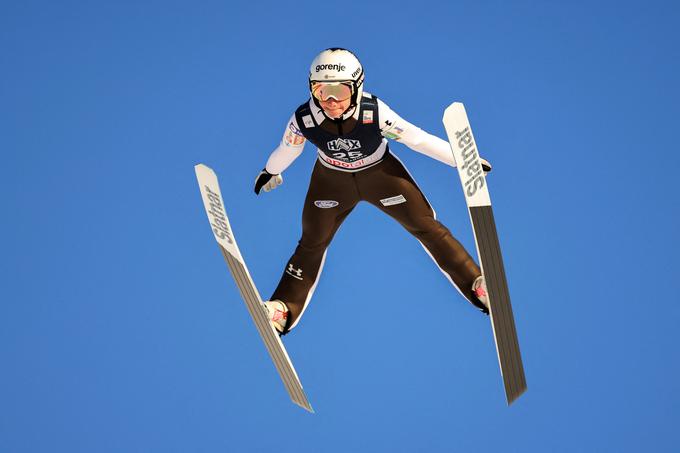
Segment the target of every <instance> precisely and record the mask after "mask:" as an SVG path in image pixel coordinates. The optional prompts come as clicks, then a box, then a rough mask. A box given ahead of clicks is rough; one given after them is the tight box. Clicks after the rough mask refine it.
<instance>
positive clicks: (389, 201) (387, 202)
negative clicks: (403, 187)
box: [380, 195, 406, 206]
mask: <svg viewBox="0 0 680 453" xmlns="http://www.w3.org/2000/svg"><path fill="white" fill-rule="evenodd" d="M380 203H382V205H383V206H392V205H395V204H401V203H406V198H405V197H404V196H403V195H397V196H396V197H390V198H383V199H382V200H380Z"/></svg>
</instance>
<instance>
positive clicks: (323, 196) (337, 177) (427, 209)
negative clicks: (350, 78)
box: [266, 93, 481, 333]
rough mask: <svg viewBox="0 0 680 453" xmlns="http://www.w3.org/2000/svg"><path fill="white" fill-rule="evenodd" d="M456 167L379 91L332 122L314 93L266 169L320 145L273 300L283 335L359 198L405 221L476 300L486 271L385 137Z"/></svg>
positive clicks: (443, 148)
mask: <svg viewBox="0 0 680 453" xmlns="http://www.w3.org/2000/svg"><path fill="white" fill-rule="evenodd" d="M385 137H387V138H391V139H395V140H397V141H400V142H402V143H404V144H406V145H407V146H409V147H410V148H412V149H414V150H416V151H419V152H421V153H423V154H426V155H428V156H430V157H433V158H435V159H438V160H440V161H442V162H444V163H446V164H448V165H451V166H455V162H454V161H453V155H452V153H451V150H450V147H449V144H448V143H447V142H445V141H444V140H441V139H439V138H437V137H435V136H432V135H430V134H427V133H426V132H424V131H422V130H421V129H419V128H417V127H416V126H414V125H412V124H410V123H408V122H406V121H404V120H403V119H402V118H400V117H399V116H398V115H396V114H395V113H394V112H393V111H392V110H391V109H390V108H389V107H388V106H387V105H386V104H385V103H383V102H382V101H380V100H378V98H376V97H375V96H372V95H370V94H368V93H364V94H363V96H362V98H361V102H360V103H359V104H358V106H357V108H355V112H354V114H353V115H352V116H351V117H349V118H347V119H345V120H335V121H333V120H329V119H327V118H326V117H325V116H324V115H323V113H322V112H321V109H320V108H319V107H318V106H317V105H316V104H315V103H314V102H313V100H311V99H310V101H309V102H306V103H304V104H302V105H301V106H300V107H298V109H297V110H296V111H295V113H294V114H293V116H292V117H291V119H290V121H289V123H288V127H287V128H286V131H285V133H284V137H283V140H282V141H281V144H280V145H279V147H278V148H277V149H276V150H274V152H273V153H272V155H271V156H270V158H269V160H268V161H267V165H266V170H267V171H268V172H269V173H272V174H278V173H281V172H282V171H283V170H284V169H285V168H287V167H288V165H290V163H292V161H293V160H295V158H297V157H298V156H299V155H300V153H301V152H302V148H303V147H304V143H305V141H307V140H308V141H310V142H312V143H313V144H314V145H315V146H316V147H317V153H318V159H317V162H316V164H315V165H314V170H313V171H312V176H311V180H310V183H309V189H308V192H307V196H306V198H305V203H304V208H303V212H302V237H301V239H300V241H299V243H298V246H297V247H296V249H295V252H294V253H293V256H291V258H290V260H289V261H288V263H287V264H286V268H285V270H284V272H283V276H282V277H281V280H280V282H279V284H278V286H277V288H276V289H275V291H274V293H273V295H272V297H271V298H270V300H275V299H278V300H281V301H283V302H284V303H285V304H286V305H287V307H288V309H289V314H288V325H287V326H286V330H285V332H284V333H287V332H288V331H289V330H290V329H292V328H293V327H295V326H296V324H297V323H298V322H299V320H300V317H301V316H302V314H303V312H304V311H305V309H306V308H307V305H308V303H309V301H310V299H311V297H312V295H313V293H314V289H315V287H316V285H317V283H318V281H319V276H320V274H321V270H322V268H323V264H324V260H325V258H326V249H327V248H328V245H329V244H330V242H331V240H332V239H333V236H334V235H335V232H336V231H337V230H338V228H339V227H340V225H341V224H342V222H343V221H344V220H345V218H347V216H348V215H349V214H350V212H352V210H353V209H354V207H355V206H356V205H357V203H359V202H360V201H367V202H368V203H370V204H372V205H374V206H375V207H377V208H378V209H380V210H381V211H383V212H385V213H386V214H388V215H389V216H391V217H392V218H394V219H395V220H396V221H397V222H399V223H400V224H401V225H402V226H403V227H404V228H405V229H406V230H407V231H408V232H409V233H411V234H412V235H413V236H415V237H416V239H418V241H420V243H421V245H422V246H423V248H425V250H426V251H427V253H428V254H429V255H430V256H431V257H432V259H433V260H434V261H435V262H436V264H437V266H438V267H439V268H440V270H441V271H442V272H443V273H444V275H445V276H446V277H447V278H448V279H449V281H450V282H451V283H452V284H453V285H454V286H455V287H456V288H457V289H458V290H459V291H460V292H461V294H463V296H465V298H467V299H468V300H469V301H470V302H471V303H472V304H474V305H476V306H479V304H480V302H479V301H478V300H477V299H476V297H475V296H474V294H473V292H472V284H473V282H474V280H475V279H476V278H477V277H479V276H480V275H481V272H480V269H479V266H477V264H476V263H475V262H474V260H473V259H472V257H471V256H470V255H469V253H468V252H467V251H466V250H465V248H463V246H462V245H461V244H460V243H459V242H458V241H457V240H456V239H455V238H454V237H453V235H452V234H451V232H450V231H449V230H448V229H447V228H446V227H445V226H444V225H442V224H441V223H440V222H439V221H438V220H437V219H436V214H435V212H434V210H433V209H432V207H431V206H430V204H429V202H428V201H427V199H426V198H425V196H424V195H423V193H422V192H421V190H420V188H418V185H417V184H416V182H415V181H414V180H413V178H412V177H411V175H410V174H409V172H408V171H407V170H406V168H405V167H404V165H403V164H402V163H401V161H399V159H398V158H397V157H396V156H395V155H394V154H392V153H391V152H390V150H389V146H388V143H387V140H386V138H385Z"/></svg>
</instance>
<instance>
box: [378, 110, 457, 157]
mask: <svg viewBox="0 0 680 453" xmlns="http://www.w3.org/2000/svg"><path fill="white" fill-rule="evenodd" d="M378 112H379V113H378V116H379V118H380V120H379V121H380V133H381V134H382V135H383V137H387V138H390V139H392V140H396V141H398V142H399V143H403V144H404V145H406V146H408V147H409V148H411V149H412V150H414V151H417V152H419V153H422V154H425V155H426V156H429V157H431V158H433V159H437V160H438V161H440V162H443V163H445V164H446V165H450V166H452V167H455V166H456V161H455V160H454V159H453V153H452V152H451V146H450V145H449V142H447V141H445V140H442V139H441V138H439V137H437V136H434V135H432V134H428V133H427V132H425V131H424V130H422V129H421V128H419V127H418V126H415V125H413V124H411V123H409V122H408V121H406V120H405V119H403V118H401V117H400V116H399V115H397V114H396V113H395V112H394V111H393V110H392V109H391V108H389V107H388V106H387V104H385V103H384V102H382V101H381V100H380V99H378Z"/></svg>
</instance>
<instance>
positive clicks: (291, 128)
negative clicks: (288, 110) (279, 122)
mask: <svg viewBox="0 0 680 453" xmlns="http://www.w3.org/2000/svg"><path fill="white" fill-rule="evenodd" d="M285 142H286V143H287V144H289V145H292V146H298V145H301V144H303V143H304V142H305V137H304V136H303V135H302V132H300V129H298V128H297V127H295V124H293V123H292V122H291V123H288V129H287V130H286V135H285Z"/></svg>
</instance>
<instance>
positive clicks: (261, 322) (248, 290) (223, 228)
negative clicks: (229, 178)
mask: <svg viewBox="0 0 680 453" xmlns="http://www.w3.org/2000/svg"><path fill="white" fill-rule="evenodd" d="M195 170H196V177H197V178H198V185H199V186H200V189H201V197H202V199H203V204H204V206H205V211H206V213H207V214H208V220H209V221H210V226H211V228H212V232H213V234H214V236H215V240H216V241H217V244H218V245H219V247H220V250H221V251H222V255H223V256H224V259H225V260H226V262H227V265H228V267H229V270H230V271H231V274H232V276H233V277H234V281H235V282H236V286H238V289H239V291H240V293H241V297H242V298H243V300H244V302H245V304H246V307H247V308H248V312H249V313H250V316H251V317H252V318H253V321H254V323H255V327H256V328H257V331H258V332H259V334H260V336H261V337H262V340H263V341H264V344H265V346H266V348H267V351H268V352H269V355H270V357H271V359H272V361H273V362H274V366H276V370H277V371H278V373H279V376H280V377H281V380H282V381H283V384H284V385H285V387H286V390H287V391H288V394H289V395H290V398H291V400H293V402H294V403H295V404H297V405H299V406H300V407H302V408H304V409H306V410H308V411H309V412H314V410H313V409H312V406H311V405H310V404H309V401H308V400H307V396H306V395H305V392H304V390H303V389H302V383H301V382H300V379H299V377H298V375H297V373H296V372H295V368H294V367H293V363H292V362H291V361H290V357H288V352H287V351H286V348H285V347H284V346H283V342H282V341H281V338H280V337H279V334H278V332H276V329H275V328H274V327H273V326H272V325H271V323H270V322H269V320H268V319H267V315H266V308H265V306H264V304H263V303H262V299H261V298H260V293H259V292H258V291H257V287H255V283H254V282H253V279H252V278H251V276H250V273H249V272H248V268H247V267H246V264H245V261H244V260H243V256H242V255H241V252H240V250H239V248H238V245H237V244H236V238H235V237H234V233H233V230H232V228H231V225H230V223H229V219H228V217H227V211H226V209H225V208H224V203H223V201H222V193H221V192H220V186H219V183H218V181H217V175H216V174H215V172H214V171H213V170H212V169H211V168H209V167H207V166H205V165H203V164H199V165H196V167H195Z"/></svg>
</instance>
